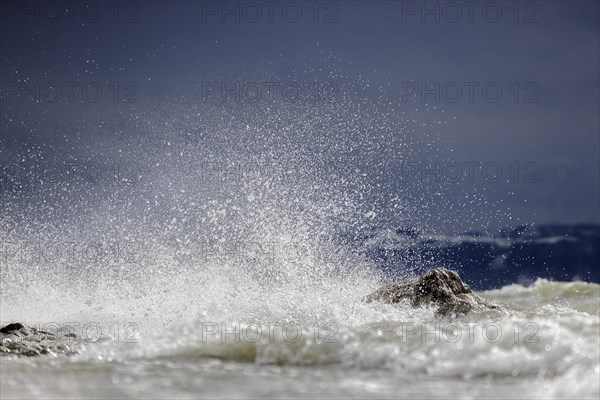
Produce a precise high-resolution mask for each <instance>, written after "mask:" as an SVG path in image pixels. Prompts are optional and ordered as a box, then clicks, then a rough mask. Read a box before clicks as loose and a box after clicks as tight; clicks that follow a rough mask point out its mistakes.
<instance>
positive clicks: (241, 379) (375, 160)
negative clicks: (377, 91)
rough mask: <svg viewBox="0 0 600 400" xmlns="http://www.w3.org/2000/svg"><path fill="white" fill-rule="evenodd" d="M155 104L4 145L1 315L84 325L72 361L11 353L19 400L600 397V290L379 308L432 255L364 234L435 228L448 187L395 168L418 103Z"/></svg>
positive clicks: (505, 291) (547, 285)
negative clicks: (402, 179) (379, 260)
mask: <svg viewBox="0 0 600 400" xmlns="http://www.w3.org/2000/svg"><path fill="white" fill-rule="evenodd" d="M353 98H355V97H353ZM184 104H185V102H184ZM381 104H387V103H381ZM144 107H145V109H144V110H137V111H136V112H132V114H131V116H129V117H123V116H122V115H121V116H120V115H115V116H111V118H112V120H113V121H114V122H113V123H112V124H108V125H109V127H108V128H106V126H107V125H106V124H104V125H103V124H98V123H96V122H97V121H93V120H90V121H87V120H86V121H83V122H85V123H87V124H89V126H101V127H104V128H105V129H108V131H109V132H108V133H107V132H106V131H100V132H96V131H93V130H91V131H89V132H81V133H80V135H79V136H78V137H77V138H74V139H71V141H70V142H69V143H68V145H67V144H65V143H56V147H61V146H62V147H65V148H68V149H69V151H70V155H69V157H66V158H65V157H62V158H57V156H56V155H55V154H56V152H55V151H54V150H55V149H54V148H51V149H47V148H37V147H35V146H29V147H23V146H21V147H20V146H19V145H15V144H10V143H9V144H4V147H3V148H2V150H3V152H4V153H3V157H5V159H6V160H9V161H10V162H13V163H14V166H15V171H16V172H14V171H12V170H11V171H12V172H10V173H9V178H11V179H12V180H10V179H9V182H8V183H7V182H4V184H7V186H5V187H4V190H3V192H2V195H3V199H2V201H3V215H2V218H1V219H0V223H1V224H0V228H1V233H2V246H3V248H2V250H3V254H2V262H3V264H2V276H1V278H2V279H1V280H0V286H1V287H0V289H1V290H0V295H1V299H0V300H1V301H0V312H1V314H0V316H1V318H0V320H1V322H2V323H8V322H17V321H18V322H22V323H25V324H28V325H31V326H35V327H38V328H39V329H43V330H47V331H53V330H56V329H57V328H58V327H63V328H64V327H67V328H68V329H71V330H72V331H73V332H74V333H76V334H77V335H78V336H79V339H73V340H72V343H71V345H72V347H73V348H74V349H76V350H77V354H74V355H71V356H65V357H51V356H48V357H38V358H14V357H11V356H3V357H2V358H0V365H1V374H0V380H1V382H0V383H1V384H0V391H1V393H0V394H1V396H2V398H15V397H18V398H35V397H37V398H60V399H64V398H82V397H86V398H121V397H126V398H198V397H205V398H216V397H219V398H259V397H267V398H297V397H301V398H324V397H331V398H351V397H354V398H369V397H372V398H457V397H461V398H465V397H469V398H488V397H490V398H507V397H509V398H510V397H516V398H525V397H528V398H529V397H531V398H562V397H569V398H597V397H598V395H599V392H600V389H599V375H600V365H599V357H600V354H599V342H598V337H599V334H600V325H599V317H600V306H599V297H600V286H598V285H595V284H586V283H581V282H572V283H560V282H548V281H544V280H538V281H537V282H536V283H535V284H534V285H532V286H530V287H522V286H517V285H514V286H508V287H504V288H502V289H499V290H495V291H489V292H484V293H482V296H484V297H486V298H488V299H489V300H491V301H494V302H497V303H499V304H501V305H503V306H504V309H503V310H502V311H487V312H479V313H472V314H470V315H467V316H459V317H456V318H454V319H452V318H450V317H448V318H439V317H435V316H434V310H432V309H427V308H424V309H411V308H410V307H408V306H407V305H403V304H398V305H383V304H375V303H372V304H366V303H364V302H363V301H362V299H363V297H364V296H365V295H367V294H369V293H370V292H371V291H373V290H375V289H377V288H379V287H380V286H381V285H382V284H384V283H387V282H389V281H390V279H391V277H392V275H393V278H394V279H399V278H402V277H411V276H414V275H415V274H417V273H420V272H422V271H423V270H425V269H427V268H429V267H431V266H432V265H433V264H434V263H435V260H434V259H433V258H432V257H433V256H432V255H427V256H426V257H425V256H423V255H417V254H410V253H407V255H406V260H404V263H403V264H402V265H399V266H398V268H397V269H396V270H395V271H393V274H390V273H389V271H382V270H381V269H379V268H378V266H377V265H375V263H374V262H373V261H371V260H369V259H368V258H367V257H365V255H364V254H365V253H364V251H362V250H361V248H360V245H358V244H357V242H356V241H353V240H352V238H357V237H360V236H361V235H362V233H364V232H365V231H368V230H370V229H372V228H373V227H381V226H383V227H386V226H404V227H406V226H410V227H411V228H413V227H414V228H417V229H425V230H428V231H433V232H435V228H436V227H435V226H432V225H431V224H430V223H429V222H427V221H432V220H433V221H435V220H436V216H435V215H433V216H432V215H431V214H432V210H433V208H432V207H429V205H430V203H431V198H430V197H427V196H425V197H423V196H422V192H419V191H418V190H417V189H418V188H414V187H410V186H408V185H406V184H404V183H402V184H398V182H397V181H395V180H394V176H395V174H397V168H398V165H399V163H400V162H402V160H404V159H406V157H410V156H411V155H413V153H414V151H415V150H414V149H415V148H417V147H418V146H417V144H418V143H419V142H427V141H429V140H431V139H430V138H429V136H427V135H426V133H427V132H430V131H431V130H432V128H431V127H430V126H428V125H427V124H425V123H423V122H422V121H418V120H417V119H416V117H415V116H414V115H406V114H405V113H404V112H399V111H398V110H396V109H395V108H394V107H395V106H394V105H393V104H390V106H389V108H386V109H384V110H382V109H381V106H377V107H375V106H373V105H372V104H371V103H369V102H367V101H356V100H354V101H350V100H348V98H346V97H344V96H341V98H340V99H337V101H332V102H328V103H325V104H319V105H318V107H314V106H311V105H310V104H309V105H307V104H305V103H302V102H301V103H297V104H296V103H294V104H284V105H281V104H273V105H270V106H268V107H265V106H264V105H258V106H252V105H239V104H236V105H235V106H232V107H229V108H228V107H223V106H222V105H218V106H214V107H211V106H210V105H203V106H202V107H187V106H176V105H172V106H170V107H168V108H163V107H156V108H155V109H152V108H151V107H149V106H148V105H147V104H145V105H144ZM133 116H134V117H133ZM89 118H92V119H93V117H89ZM83 122H82V123H83ZM436 125H437V124H436ZM130 133H135V134H131V135H130ZM430 147H431V146H430ZM107 160H109V161H107ZM67 164H68V167H66V165H67ZM73 164H74V165H73ZM11 165H12V164H11ZM90 166H91V167H90ZM436 190H437V192H436V194H435V196H433V198H434V199H435V201H434V203H435V206H436V207H435V210H437V212H439V213H441V214H443V213H444V212H448V214H447V218H449V219H451V218H453V216H452V214H450V209H451V207H450V208H448V209H446V210H444V205H447V204H452V201H453V200H452V199H447V200H444V197H443V188H441V187H440V188H436ZM419 193H421V194H419ZM465 198H466V199H467V200H465V201H467V202H470V203H471V204H472V203H473V202H474V201H476V197H469V196H466V197H465ZM488 219H489V218H488V217H486V216H477V215H475V216H474V217H473V222H475V223H477V224H478V225H477V226H478V227H479V228H481V227H482V226H485V223H486V221H487V220H488ZM448 267H452V266H448Z"/></svg>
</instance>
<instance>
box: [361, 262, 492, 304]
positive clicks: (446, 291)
mask: <svg viewBox="0 0 600 400" xmlns="http://www.w3.org/2000/svg"><path fill="white" fill-rule="evenodd" d="M365 300H366V301H367V302H368V303H370V302H372V301H380V302H383V303H399V302H400V301H402V300H408V301H409V302H410V304H411V305H412V306H413V307H419V306H426V305H434V306H437V314H439V315H447V314H450V313H457V314H466V313H468V312H469V311H471V310H473V309H497V308H500V307H499V306H497V305H496V304H492V303H490V302H488V301H487V300H485V299H483V298H481V297H479V296H478V295H476V294H475V293H473V291H472V290H471V288H469V286H468V285H467V284H466V283H464V282H463V281H462V280H461V279H460V277H459V276H458V274H457V273H456V272H454V271H451V270H449V269H446V268H435V269H432V270H430V271H428V272H426V273H425V274H424V275H422V276H421V277H419V278H417V279H411V280H407V281H404V282H400V283H396V284H393V285H389V286H385V287H383V288H381V289H379V290H377V291H375V292H373V293H371V294H370V295H368V296H367V297H366V299H365Z"/></svg>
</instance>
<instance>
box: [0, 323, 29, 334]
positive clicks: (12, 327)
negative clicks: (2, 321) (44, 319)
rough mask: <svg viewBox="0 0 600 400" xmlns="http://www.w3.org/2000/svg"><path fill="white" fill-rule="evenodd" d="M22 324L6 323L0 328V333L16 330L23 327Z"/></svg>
mask: <svg viewBox="0 0 600 400" xmlns="http://www.w3.org/2000/svg"><path fill="white" fill-rule="evenodd" d="M23 328H24V326H23V324H19V323H16V324H8V325H6V326H5V327H4V328H2V329H0V333H10V332H12V331H18V330H19V329H23Z"/></svg>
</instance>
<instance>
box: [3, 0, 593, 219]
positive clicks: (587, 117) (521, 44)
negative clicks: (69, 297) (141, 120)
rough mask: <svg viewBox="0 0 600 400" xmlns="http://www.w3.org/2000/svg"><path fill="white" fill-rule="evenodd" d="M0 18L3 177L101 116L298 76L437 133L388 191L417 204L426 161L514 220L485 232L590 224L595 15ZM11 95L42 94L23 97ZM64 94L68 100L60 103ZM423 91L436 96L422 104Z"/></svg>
mask: <svg viewBox="0 0 600 400" xmlns="http://www.w3.org/2000/svg"><path fill="white" fill-rule="evenodd" d="M1 3H2V19H1V20H0V23H1V28H0V34H1V35H0V51H1V55H0V78H1V81H2V100H1V102H0V107H1V113H0V129H1V141H2V146H0V151H2V153H3V154H0V157H2V158H3V159H4V160H3V161H4V162H8V161H6V160H9V161H14V160H16V159H18V157H20V155H19V154H20V153H21V152H24V151H26V150H27V148H30V147H31V146H39V147H40V148H43V149H45V150H43V151H50V150H48V145H49V144H52V145H53V147H52V152H54V153H58V154H63V155H65V156H66V155H68V154H69V152H70V151H72V147H71V144H72V142H73V140H71V142H69V140H68V139H69V138H72V139H73V138H81V136H82V135H84V136H85V134H84V133H82V132H85V131H92V130H93V129H95V128H97V126H96V125H95V124H96V123H97V120H98V119H100V120H102V115H109V114H105V113H108V112H109V111H108V110H110V112H111V113H115V112H116V113H118V114H119V115H127V116H128V118H132V116H135V115H136V113H140V114H141V113H142V112H143V110H144V107H146V106H149V105H150V104H152V105H156V104H159V105H160V104H164V106H165V108H166V107H169V106H171V105H173V104H176V103H178V102H184V103H185V102H190V101H192V102H193V101H196V102H201V100H202V94H203V92H202V90H203V89H202V88H203V87H204V90H207V88H206V83H207V82H228V83H229V84H231V85H234V84H235V82H242V83H243V82H248V81H251V80H252V79H250V78H249V77H254V80H256V81H272V80H273V79H272V78H273V76H275V77H279V83H280V84H281V85H284V84H285V83H286V82H289V78H288V77H289V76H296V75H297V74H298V73H300V74H301V75H302V76H303V77H304V78H306V79H313V80H317V81H319V82H327V81H333V82H334V83H336V84H339V85H340V86H342V85H347V84H348V83H349V82H350V84H352V83H353V82H354V83H355V84H357V85H361V86H362V89H364V90H365V91H366V92H367V95H368V96H371V97H372V98H373V100H374V101H382V100H381V99H382V98H385V99H387V100H385V101H391V102H394V103H397V104H398V105H399V108H398V110H401V111H406V112H407V113H416V115H418V118H419V120H420V121H422V122H423V123H425V124H427V125H428V126H436V124H437V122H442V123H441V124H439V126H438V127H436V128H431V131H432V132H431V135H434V136H436V137H437V139H436V142H435V145H434V146H432V147H431V146H430V147H427V146H424V147H423V148H422V149H419V151H418V152H409V154H413V155H412V156H411V155H408V156H406V157H404V158H403V160H404V161H403V162H406V163H409V164H404V165H397V166H396V167H397V170H398V173H397V176H396V177H397V179H398V180H411V179H412V180H424V181H425V182H424V183H423V185H421V190H424V192H425V196H426V195H427V193H429V192H430V191H431V192H435V190H436V188H435V186H436V185H437V182H431V181H430V180H428V179H431V177H428V175H425V176H424V177H423V178H422V177H421V175H420V171H421V170H420V169H418V170H416V172H415V170H414V169H409V171H410V172H409V173H407V171H406V169H404V170H403V169H402V168H406V167H407V166H408V168H414V167H415V166H417V168H422V167H423V165H424V164H422V163H429V164H425V166H427V165H429V166H431V165H432V163H433V164H435V163H436V162H437V163H439V165H440V170H439V172H437V175H438V177H439V178H440V179H441V180H442V181H444V180H446V181H448V180H452V179H453V177H454V175H453V174H454V170H452V171H450V170H448V169H447V168H448V167H449V166H456V165H459V166H461V168H462V170H461V171H462V172H463V173H465V174H467V175H468V173H467V171H468V168H469V167H468V165H473V166H474V167H473V168H474V170H473V173H474V175H473V176H472V177H468V176H462V177H461V178H460V179H458V180H457V181H458V182H457V183H456V184H451V185H450V186H451V187H450V188H449V189H448V188H446V189H445V190H448V193H449V195H450V196H455V197H456V201H457V202H460V199H461V198H462V197H461V196H462V195H463V194H464V193H465V192H469V193H471V192H474V191H475V192H478V193H480V192H483V193H484V194H485V198H486V199H487V200H488V201H489V202H492V203H497V204H500V207H502V208H503V211H506V213H508V214H510V215H511V216H512V218H513V219H512V220H509V219H506V218H504V217H502V218H501V217H500V216H499V217H498V219H497V221H496V222H497V224H498V225H506V224H515V223H517V222H521V223H546V222H569V223H571V222H600V211H599V204H600V195H599V181H600V176H599V170H600V165H599V157H600V156H599V152H600V141H599V140H600V127H599V123H600V115H599V109H600V107H599V105H600V99H599V84H600V83H599V71H600V64H599V54H600V39H599V17H600V11H599V10H600V8H599V2H598V1H535V2H525V1H520V2H514V1H497V2H488V1H479V2H445V1H440V2H435V1H428V2H421V1H419V2H405V1H376V0H369V1H319V2H318V3H315V2H313V1H296V2H290V1H275V2H263V1H258V2H247V1H246V2H244V1H237V2H236V1H229V2H219V1H207V2H205V1H138V2H117V4H118V6H117V8H118V10H115V3H114V2H112V1H97V2H93V1H92V2H79V3H77V4H76V5H72V4H71V3H69V2H62V1H57V2H41V3H38V2H30V1H24V2H17V1H5V0H2V1H1ZM225 7H227V9H228V10H230V12H229V13H225V14H222V13H221V12H222V11H223V9H224V8H225ZM424 7H426V8H427V9H426V10H424ZM298 10H300V11H301V15H298V14H297V12H298ZM117 11H118V12H117ZM98 12H100V13H101V14H97V13H98ZM257 12H259V13H260V15H261V16H260V18H258V20H257V21H255V22H253V19H254V18H256V16H257V15H258V14H257ZM498 13H500V14H498ZM38 19H39V20H38ZM54 19H56V21H55V22H52V21H53V20H54ZM236 19H239V21H238V20H236ZM296 19H297V21H295V20H296ZM436 19H437V20H436ZM96 20H97V21H96ZM315 21H316V22H315ZM331 71H335V74H333V76H334V78H331V76H332V75H331V74H330V72H331ZM328 77H329V78H328ZM286 79H287V81H286ZM23 82H26V84H27V85H28V86H27V87H28V88H32V87H35V84H36V83H39V84H40V87H41V88H42V93H40V94H30V95H25V96H23V94H22V93H21V92H20V89H17V88H18V87H19V86H17V85H20V84H22V83H23ZM51 82H56V83H59V84H60V85H62V87H63V93H61V98H60V99H59V101H57V102H51V101H48V98H47V97H44V96H45V95H44V93H43V88H44V87H46V86H47V85H48V84H49V83H51ZM68 82H75V83H76V84H77V85H78V86H77V89H76V90H75V91H74V93H75V94H74V96H75V102H73V103H71V102H69V101H68V100H66V99H65V97H66V95H65V90H64V85H65V83H68ZM357 82H360V83H357ZM364 82H368V83H369V86H368V87H367V86H366V84H364ZM89 83H93V84H94V85H100V86H101V87H102V88H103V93H102V98H100V100H99V101H98V102H97V103H90V102H87V101H83V103H82V101H81V96H83V95H82V92H81V89H80V88H81V87H82V86H84V85H86V84H89ZM115 83H117V84H118V85H119V95H120V98H119V102H117V103H115V102H114V98H113V97H111V96H114V86H113V85H114V84H115ZM128 83H133V86H131V84H130V86H127V84H128ZM436 83H437V84H439V89H438V90H437V93H436V92H435V91H434V92H430V93H429V94H427V93H422V89H424V88H427V87H428V86H434V87H435V85H436ZM203 84H204V86H203ZM469 87H470V88H472V89H473V92H472V98H469V97H470V96H469V94H470V93H469ZM111 88H112V91H111ZM375 88H377V89H375ZM379 88H380V89H379ZM456 88H460V89H461V90H462V92H461V94H460V96H459V95H458V92H457V91H456ZM484 88H485V91H484ZM498 88H500V90H501V97H499V98H497V99H496V97H497V89H498ZM88 89H89V88H88ZM92 89H94V87H92V88H91V89H90V91H89V92H88V93H87V95H88V96H91V97H93V96H94V93H95V91H94V90H92ZM48 90H49V92H47V93H46V94H48V93H49V95H48V96H49V97H50V98H52V96H53V94H52V93H53V92H52V88H50V89H48ZM411 90H412V91H413V92H414V91H415V90H416V93H415V95H414V96H411V95H410V93H408V91H411ZM90 93H91V94H90ZM204 94H205V95H206V92H204ZM275 95H276V96H277V95H279V96H281V92H277V91H275ZM403 95H404V97H403ZM28 96H29V97H28ZM36 96H37V98H36ZM436 96H437V97H436ZM123 97H125V98H128V99H135V100H138V102H137V103H127V102H124V101H123ZM213 97H214V96H213ZM38 100H39V101H38ZM84 100H85V99H84ZM213 100H214V98H213ZM415 110H417V111H415ZM110 115H114V114H110ZM104 122H105V123H106V124H110V123H115V121H104ZM91 125H94V126H91ZM133 134H134V135H135V133H133ZM398 135H403V133H401V132H398ZM83 140H84V142H85V140H86V139H83ZM101 142H102V140H101V138H98V137H96V138H95V140H93V141H90V144H91V143H93V145H98V143H101ZM80 144H81V143H80ZM409 145H414V146H418V144H415V143H412V144H411V143H410V141H409ZM414 154H419V156H416V155H414ZM465 163H470V164H465ZM483 166H486V168H487V169H486V171H487V173H488V174H487V175H483V172H484V171H483V169H482V167H483ZM498 168H499V169H498ZM402 171H403V172H402ZM494 171H500V173H501V177H500V178H499V179H498V181H497V182H496V178H495V172H494ZM516 171H518V174H517V172H516ZM490 173H491V174H492V175H489V174H490ZM446 183H447V182H446ZM450 202H452V200H450ZM485 207H486V206H482V208H481V210H479V211H480V212H487V211H486V210H487V209H486V208H485ZM473 212H474V213H477V210H475V211H473V210H471V211H470V212H469V213H470V214H471V213H473ZM506 213H505V212H503V213H502V215H504V214H506Z"/></svg>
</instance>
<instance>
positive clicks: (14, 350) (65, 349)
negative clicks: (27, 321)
mask: <svg viewBox="0 0 600 400" xmlns="http://www.w3.org/2000/svg"><path fill="white" fill-rule="evenodd" d="M77 339H78V338H77V335H75V334H74V333H72V332H67V331H61V330H57V331H56V332H53V333H52V332H45V331H42V330H38V329H36V328H32V327H28V326H25V325H23V324H20V323H14V324H9V325H6V326H4V327H2V328H0V356H3V355H16V356H25V357H34V356H39V355H42V354H44V355H51V356H58V355H68V354H74V353H77V347H78V340H77Z"/></svg>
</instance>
